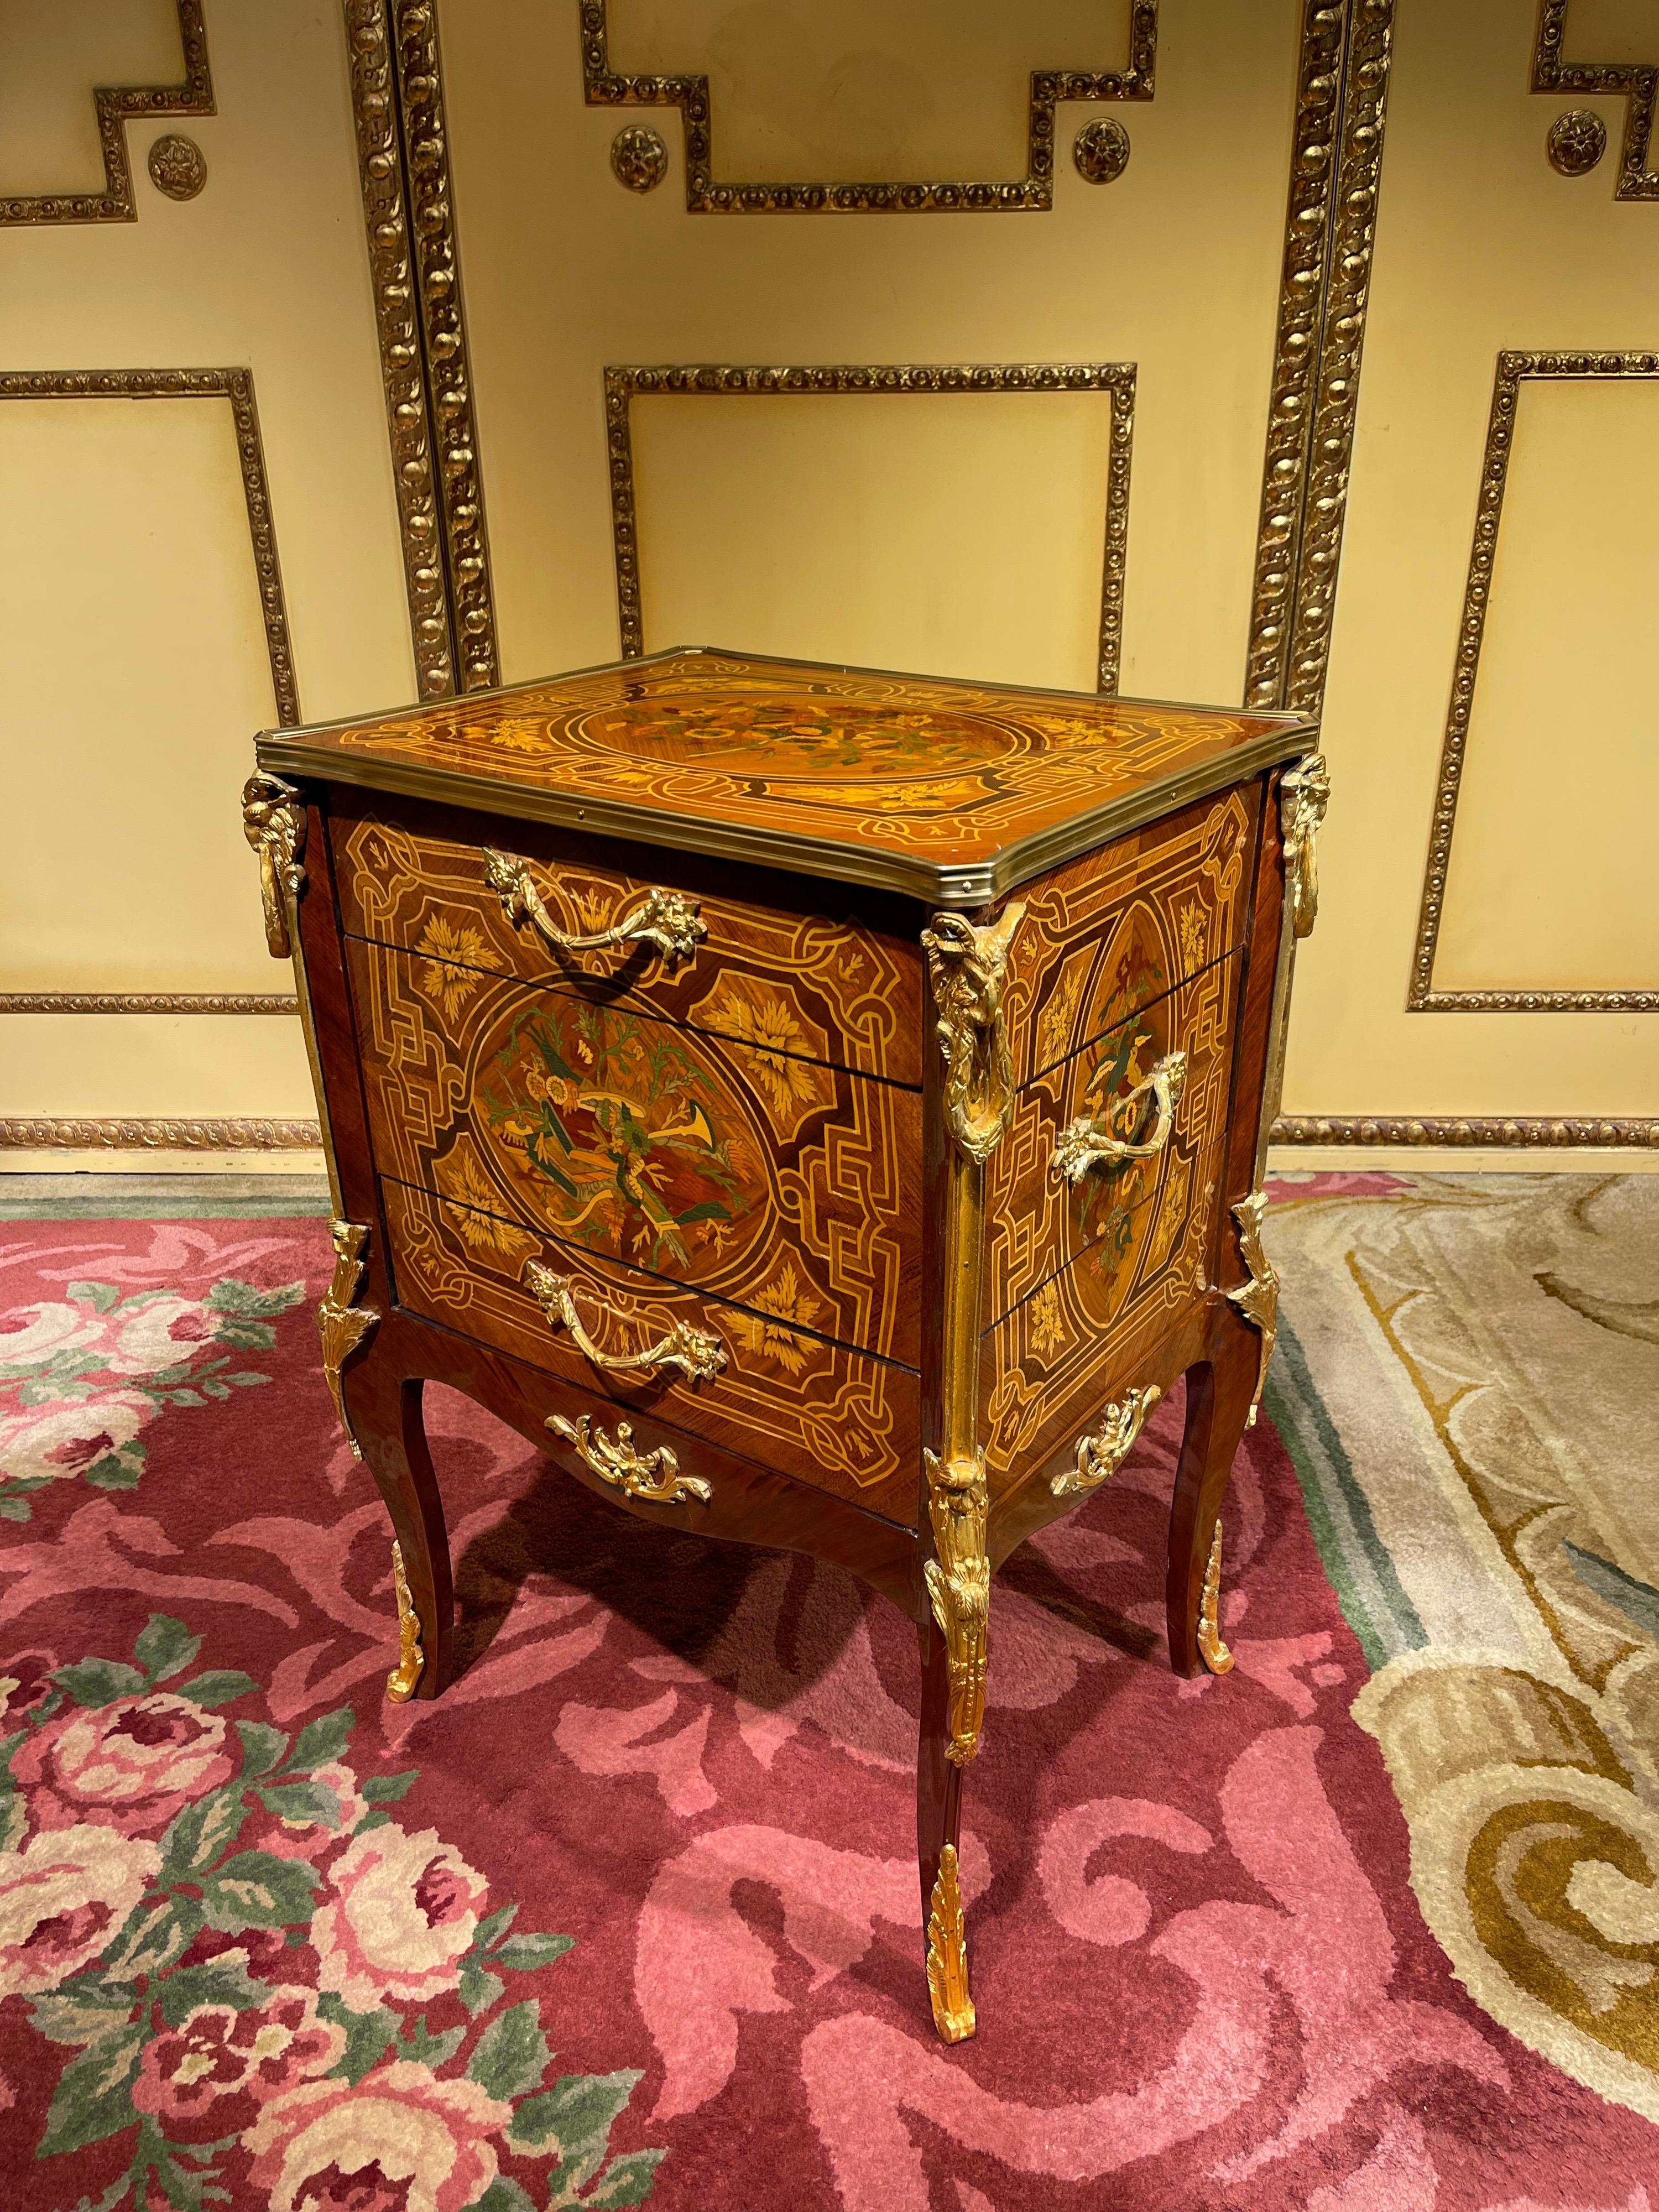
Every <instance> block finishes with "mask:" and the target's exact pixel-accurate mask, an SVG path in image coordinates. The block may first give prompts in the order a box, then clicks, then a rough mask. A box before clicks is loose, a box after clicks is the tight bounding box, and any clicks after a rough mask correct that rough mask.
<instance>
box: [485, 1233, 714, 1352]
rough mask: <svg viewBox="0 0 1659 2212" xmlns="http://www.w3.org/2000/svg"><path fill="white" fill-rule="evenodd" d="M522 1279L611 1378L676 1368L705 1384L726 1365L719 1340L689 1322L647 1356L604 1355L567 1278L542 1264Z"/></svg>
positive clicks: (529, 1267)
mask: <svg viewBox="0 0 1659 2212" xmlns="http://www.w3.org/2000/svg"><path fill="white" fill-rule="evenodd" d="M524 1279H525V1281H526V1284H527V1285H528V1286H529V1288H530V1291H531V1294H532V1297H534V1298H535V1300H536V1303H537V1304H538V1306H540V1308H541V1310H542V1311H543V1312H544V1314H545V1315H546V1316H547V1318H548V1320H549V1321H550V1322H551V1324H552V1326H553V1327H554V1328H568V1330H569V1332H570V1334H571V1335H572V1337H573V1338H574V1340H575V1343H576V1346H577V1349H578V1350H579V1351H580V1352H581V1354H582V1356H583V1358H585V1359H588V1360H591V1361H592V1364H593V1365H594V1366H595V1367H602V1368H604V1369H605V1371H606V1373H607V1374H611V1375H625V1374H629V1373H631V1372H632V1371H634V1370H636V1369H644V1370H650V1369H653V1368H658V1367H678V1369H679V1370H680V1372H681V1374H682V1375H684V1376H685V1377H686V1378H687V1380H688V1381H689V1382H692V1383H706V1382H708V1381H710V1380H711V1379H712V1378H713V1377H714V1376H716V1375H718V1374H719V1373H720V1370H721V1369H722V1368H723V1367H724V1366H725V1364H726V1346H724V1345H723V1344H722V1343H721V1342H720V1339H719V1337H717V1336H710V1335H709V1334H708V1333H707V1331H706V1330H703V1329H700V1328H692V1326H691V1324H690V1322H689V1321H677V1322H675V1323H674V1325H673V1327H672V1328H671V1329H670V1330H669V1332H668V1334H667V1335H666V1336H664V1337H659V1339H658V1340H657V1342H656V1343H655V1344H651V1345H647V1346H646V1348H645V1350H644V1351H643V1352H604V1351H601V1350H600V1348H599V1346H598V1345H597V1344H595V1343H594V1341H593V1340H592V1337H591V1336H590V1335H589V1334H588V1333H587V1331H586V1329H585V1328H583V1327H582V1322H581V1316H580V1314H579V1313H578V1312H577V1310H576V1297H575V1288H574V1285H573V1283H572V1282H571V1279H570V1278H569V1276H568V1275H556V1274H555V1273H554V1272H553V1270H552V1269H551V1268H550V1267H544V1266H543V1265H542V1263H541V1261H539V1260H526V1261H525V1267H524Z"/></svg>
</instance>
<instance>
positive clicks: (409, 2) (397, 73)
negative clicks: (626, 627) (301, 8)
mask: <svg viewBox="0 0 1659 2212" xmlns="http://www.w3.org/2000/svg"><path fill="white" fill-rule="evenodd" d="M343 8H344V14H345V31H346V44H347V49H348V53H349V61H350V69H351V105H352V112H353V114H354V116H355V118H356V130H357V165H358V181H359V183H360V184H361V185H362V196H363V222H364V225H365V228H366V229H367V232H368V265H369V278H370V283H371V284H372V286H373V289H374V321H375V329H376V332H377V334H378V337H379V340H380V375H381V381H382V383H383V385H384V386H385V391H386V428H387V432H388V435H389V436H390V438H391V441H392V480H393V483H395V485H396V488H397V494H398V532H399V535H400V537H401V538H402V541H403V555H404V589H405V592H406V593H407V597H408V601H409V623H410V635H411V639H412V642H413V646H414V653H415V670H416V678H417V681H418V684H419V689H420V695H421V696H422V698H423V699H442V698H447V697H448V696H451V695H452V694H453V692H455V691H457V690H461V691H476V690H480V689H481V688H482V687H483V686H484V685H487V684H494V683H495V680H496V672H497V671H496V658H495V601H494V599H493V596H492V594H491V591H490V583H489V544H488V542H487V540H486V538H485V534H484V513H483V478H482V476H481V474H480V470H479V463H478V440H477V426H476V424H475V422H474V421H473V416H472V391H471V386H472V380H471V372H470V369H469V367H468V358H467V343H466V325H465V318H464V316H463V314H462V310H461V286H460V267H459V246H458V243H457V240H456V234H455V210H454V198H453V189H452V185H451V179H450V171H449V145H448V138H447V131H446V129H445V122H444V105H443V84H442V78H441V71H440V68H439V58H438V27H437V16H436V10H435V8H434V7H433V6H432V5H431V0H343Z"/></svg>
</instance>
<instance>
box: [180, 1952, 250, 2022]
mask: <svg viewBox="0 0 1659 2212" xmlns="http://www.w3.org/2000/svg"><path fill="white" fill-rule="evenodd" d="M151 1994H152V1995H153V1996H155V1997H156V1998H157V1999H158V2000H159V2002H160V2003H161V2017H162V2019H163V2020H164V2021H166V2022H167V2026H168V2027H178V2025H179V2021H182V2020H183V2019H185V2016H186V2015H188V2014H190V2013H191V2012H194V2010H195V2009H196V2008H197V2005H229V2006H230V2007H231V2008H232V2009H233V2010H234V2011H236V2012H251V2011H252V2010H253V2008H255V2007H256V2006H258V2005H262V2004H264V2003H265V2002H267V2000H268V1999H269V1997H270V1984H269V1983H268V1982H256V1981H254V1980H253V1979H252V1977H251V1976H250V1974H249V1972H248V1970H247V1965H246V1959H245V1957H244V1956H243V1955H242V1954H239V1953H237V1952H234V1951H231V1952H221V1953H220V1954H219V1956H218V1957H217V1958H216V1959H204V1960H203V1961H202V1963H201V1964H200V1965H199V1966H181V1967H180V1968H179V1971H178V1972H177V1973H174V1974H166V1975H163V1977H162V1978H161V1981H160V1983H159V1984H157V1985H156V1987H155V1990H153V1991H152V1992H151Z"/></svg>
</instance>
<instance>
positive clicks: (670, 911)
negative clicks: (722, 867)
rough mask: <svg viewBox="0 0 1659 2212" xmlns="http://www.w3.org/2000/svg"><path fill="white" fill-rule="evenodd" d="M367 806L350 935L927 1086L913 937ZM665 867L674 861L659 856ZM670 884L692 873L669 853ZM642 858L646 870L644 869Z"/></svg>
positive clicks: (340, 869)
mask: <svg viewBox="0 0 1659 2212" xmlns="http://www.w3.org/2000/svg"><path fill="white" fill-rule="evenodd" d="M419 823H420V817H419V815H418V813H417V814H416V817H415V818H414V820H413V821H411V822H410V823H404V822H402V821H399V820H398V818H397V817H395V816H392V815H390V814H383V813H381V812H380V811H377V810H374V809H372V808H370V809H369V810H368V811H362V812H359V813H353V812H351V811H345V812H343V814H341V815H340V816H339V817H337V819H336V820H335V822H334V823H333V827H332V836H333V842H334V851H335V856H336V865H337V874H338V879H339V885H340V903H341V913H342V918H343V922H344V925H345V927H346V929H347V931H348V932H349V933H350V934H351V935H353V936H356V937H365V938H370V939H375V940H376V941H378V942H380V943H381V944H386V945H398V946H401V947H402V948H403V949H404V951H409V952H412V953H418V954H420V955H422V956H423V957H426V958H428V959H438V960H443V961H447V962H449V963H452V964H454V965H459V966H461V967H465V968H472V969H480V970H483V971H484V972H486V973H489V974H495V975H513V976H517V977H518V979H519V980H520V981H521V982H528V983H535V984H537V985H538V986H540V987H542V988H544V989H549V990H556V991H562V990H568V991H574V992H576V993H578V994H583V995H586V996H588V997H593V996H596V995H597V996H600V997H603V998H605V999H606V1000H610V1001H611V1002H612V1003H625V1004H627V1005H629V1006H634V1007H637V1008H639V1009H640V1010H641V1011H643V1012H649V1013H653V1014H656V1015H659V1016H661V1017H663V1018H665V1019H667V1020H670V1021H674V1022H678V1023H682V1024H685V1025H687V1026H689V1027H690V1028H693V1029H699V1030H708V1031H711V1032H713V1033H714V1034H715V1035H718V1036H728V1037H732V1038H734V1039H736V1040H737V1041H738V1042H742V1043H748V1044H751V1045H754V1046H757V1047H758V1048H761V1049H763V1050H765V1051H768V1052H770V1053H773V1054H778V1055H789V1056H792V1057H794V1058H797V1059H805V1060H823V1061H827V1062H828V1063H829V1065H831V1066H837V1067H850V1068H854V1069H856V1070H858V1071H859V1072H860V1073H863V1074H866V1075H881V1076H885V1077H886V1078H888V1079H889V1080H890V1081H893V1082H897V1083H908V1084H915V1085H919V1084H920V1083H921V959H920V955H919V953H918V951H917V949H916V946H915V942H914V939H907V938H905V937H902V936H899V935H896V934H894V933H889V932H887V931H884V930H883V929H881V928H878V927H874V926H873V925H872V923H871V922H869V921H867V920H866V919H864V918H862V917H861V916H860V915H856V914H854V913H853V912H851V911H850V910H849V908H850V901H849V900H848V895H847V894H845V893H843V892H840V891H839V890H838V887H837V886H836V885H835V884H819V885H817V886H816V890H817V894H818V896H819V897H820V898H821V899H822V901H823V905H822V908H821V909H820V910H818V911H817V912H812V913H804V914H803V913H796V912H790V911H787V910H785V909H784V908H779V907H771V906H767V905H764V904H762V903H759V902H744V903H739V902H737V901H735V900H733V899H731V898H722V897H720V896H709V894H708V891H707V890H702V889H700V890H696V891H693V890H687V889H684V888H682V889H676V888H675V887H674V884H673V883H671V882H665V881H664V880H663V878H660V877H655V876H650V875H646V874H634V873H623V872H619V871H617V869H614V868H607V867H602V866H595V865H593V864H592V862H590V861H588V860H581V861H574V860H573V861H568V862H567V861H566V860H538V859H535V858H532V857H528V856H526V852H525V850H524V848H525V846H526V842H529V843H532V844H534V843H536V842H542V841H541V840H540V838H539V833H538V832H537V831H536V830H535V829H531V828H528V827H527V826H526V824H523V823H507V822H500V823H486V824H485V825H484V827H485V829H487V830H488V832H489V834H490V835H492V836H497V837H499V839H500V841H501V842H500V843H499V844H494V845H492V844H488V843H485V842H483V840H482V839H481V841H480V842H477V843H476V844H471V843H466V842H460V841H458V840H457V839H455V838H454V837H453V836H442V835H441V834H440V833H439V832H438V831H437V830H436V829H426V828H424V827H422V826H419ZM665 857H667V856H665ZM674 864H675V870H676V875H677V878H680V879H684V878H688V877H692V878H695V877H696V874H697V871H696V866H695V865H694V864H691V863H690V862H688V861H686V860H684V856H678V855H677V856H674ZM646 865H647V863H646V862H645V860H643V858H642V859H641V862H640V866H641V867H643V866H646Z"/></svg>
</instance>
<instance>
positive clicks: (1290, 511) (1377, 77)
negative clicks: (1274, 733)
mask: <svg viewBox="0 0 1659 2212" xmlns="http://www.w3.org/2000/svg"><path fill="white" fill-rule="evenodd" d="M1393 17H1394V4H1393V0H1340V4H1336V5H1321V4H1320V0H1304V7H1303V18H1302V44H1301V52H1300V55H1299V58H1298V61H1297V108H1296V120H1295V125H1294V129H1293V135H1292V138H1291V179H1290V191H1289V197H1288V204H1287V207H1286V211H1285V255H1284V262H1283V265H1282V269H1281V272H1280V282H1279V325H1278V332H1277V336H1276V338H1275V341H1274V346H1273V397H1272V400H1271V403H1270V406H1269V410H1268V416H1267V453H1266V457H1265V460H1264V463H1263V468H1262V481H1261V523H1260V526H1259V530H1258V533H1257V541H1256V564H1255V588H1254V593H1253V597H1252V602H1251V609H1250V632H1249V653H1248V658H1247V660H1246V664H1245V676H1244V697H1245V701H1246V702H1247V704H1249V705H1250V706H1252V707H1288V708H1297V709H1299V710H1302V711H1304V712H1306V713H1310V714H1317V713H1318V711H1319V708H1320V706H1321V703H1322V700H1323V697H1324V692H1325V673H1326V668H1327V665H1328V660H1329V656H1330V633H1331V609H1332V605H1333V602H1334V599H1335V596H1336V576H1337V564H1338V561H1339V559H1340V555H1341V550H1342V526H1343V521H1344V519H1345V516H1346V507H1347V493H1348V467H1349V461H1350V459H1351V456H1352V451H1353V430H1354V410H1355V407H1356V404H1357V403H1358V392H1359V368H1360V353H1361V349H1362V347H1363V344H1364V334H1365V314H1366V308H1367V305H1368V301H1369V295H1370V272H1371V252H1372V246H1373V243H1374V239H1375V231H1376V195H1377V184H1378V179H1379V175H1380V172H1381V168H1382V161H1383V122H1384V117H1385V112H1386V106H1387V100H1388V87H1389V58H1390V41H1391V38H1392V31H1393Z"/></svg>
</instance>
